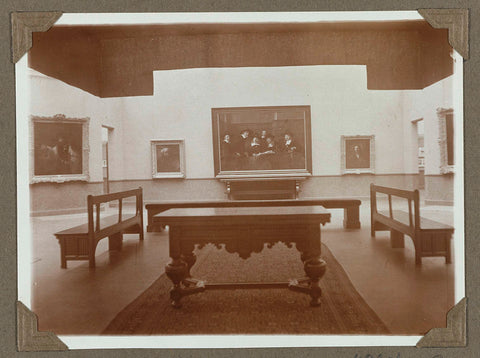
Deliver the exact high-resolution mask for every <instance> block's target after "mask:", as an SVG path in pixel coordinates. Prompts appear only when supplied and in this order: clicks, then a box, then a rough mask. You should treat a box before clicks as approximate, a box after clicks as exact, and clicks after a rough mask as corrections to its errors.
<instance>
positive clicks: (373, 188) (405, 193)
mask: <svg viewBox="0 0 480 358" xmlns="http://www.w3.org/2000/svg"><path fill="white" fill-rule="evenodd" d="M377 193H383V194H386V195H388V206H389V210H388V211H377ZM392 196H394V197H398V198H405V199H407V200H408V212H405V211H402V210H393V204H392ZM370 204H371V224H372V227H371V235H372V237H375V232H376V231H382V230H383V231H385V230H390V241H391V246H392V247H394V248H402V247H404V235H408V236H410V237H411V238H412V240H413V244H414V246H415V263H416V264H417V265H419V264H421V263H422V257H430V256H444V257H445V261H446V263H450V262H451V252H450V240H451V237H452V234H453V231H454V228H453V227H451V226H448V225H445V224H442V223H439V222H436V221H433V220H429V219H426V218H422V217H421V216H420V195H419V192H418V190H413V191H409V190H400V189H394V188H387V187H383V186H378V185H374V184H371V185H370ZM412 204H413V208H412Z"/></svg>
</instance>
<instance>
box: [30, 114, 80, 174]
mask: <svg viewBox="0 0 480 358" xmlns="http://www.w3.org/2000/svg"><path fill="white" fill-rule="evenodd" d="M88 125H89V118H69V117H66V116H65V115H63V114H57V115H55V116H53V117H39V116H32V117H31V128H30V133H31V138H30V144H31V148H30V149H31V155H30V182H31V183H41V182H57V183H61V182H66V181H74V180H83V181H88V180H89V171H88V154H89V145H88Z"/></svg>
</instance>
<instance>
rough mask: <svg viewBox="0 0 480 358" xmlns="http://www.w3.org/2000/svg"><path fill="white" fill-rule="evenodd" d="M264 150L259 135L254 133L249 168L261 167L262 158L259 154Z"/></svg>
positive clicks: (249, 152) (256, 168) (249, 153)
mask: <svg viewBox="0 0 480 358" xmlns="http://www.w3.org/2000/svg"><path fill="white" fill-rule="evenodd" d="M261 150H262V147H261V145H260V139H259V136H256V135H254V136H253V137H252V141H251V142H250V148H249V151H248V169H254V170H258V169H261V161H262V160H261V158H260V157H259V154H260V152H261Z"/></svg>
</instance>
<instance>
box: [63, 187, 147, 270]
mask: <svg viewBox="0 0 480 358" xmlns="http://www.w3.org/2000/svg"><path fill="white" fill-rule="evenodd" d="M131 196H135V199H136V200H135V205H136V208H135V210H136V211H135V214H125V213H123V212H122V200H123V199H124V198H127V197H131ZM111 201H118V204H119V205H118V212H117V214H116V215H109V216H105V217H103V216H101V210H100V206H101V204H102V203H108V202H111ZM94 207H95V210H94ZM87 212H88V221H87V222H86V223H85V224H82V225H76V226H73V227H71V228H68V229H65V230H61V231H59V232H56V233H55V234H54V235H55V237H56V238H57V240H58V243H59V244H60V261H61V267H62V268H67V261H68V260H88V261H89V266H90V267H91V268H94V267H95V250H96V247H97V244H98V242H99V241H100V240H102V239H103V238H105V237H108V248H109V250H117V251H119V250H121V249H122V241H123V234H129V233H136V234H139V238H140V240H143V199H142V188H139V189H134V190H128V191H124V192H118V193H112V194H103V195H97V196H93V195H88V196H87ZM94 213H95V215H94Z"/></svg>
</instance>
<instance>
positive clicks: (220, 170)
mask: <svg viewBox="0 0 480 358" xmlns="http://www.w3.org/2000/svg"><path fill="white" fill-rule="evenodd" d="M212 127H213V149H214V167H215V176H216V177H217V178H236V177H250V176H252V177H253V176H268V177H272V176H273V177H275V176H280V177H281V176H294V175H301V176H309V175H311V173H312V144H311V142H312V140H311V118H310V106H305V105H302V106H277V107H234V108H212Z"/></svg>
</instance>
